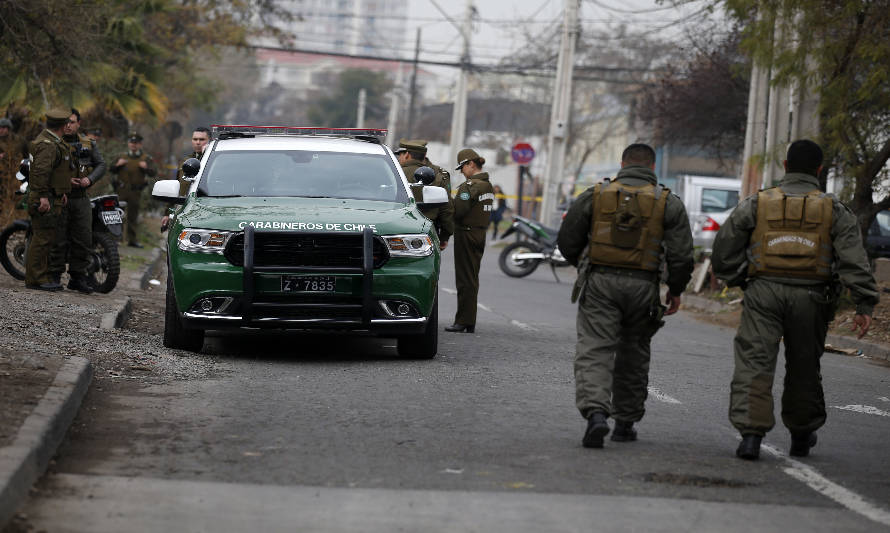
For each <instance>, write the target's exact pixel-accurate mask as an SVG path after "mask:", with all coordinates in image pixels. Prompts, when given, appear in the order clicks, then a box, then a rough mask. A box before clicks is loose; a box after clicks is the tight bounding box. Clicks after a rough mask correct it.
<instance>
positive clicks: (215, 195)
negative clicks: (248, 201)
mask: <svg viewBox="0 0 890 533" xmlns="http://www.w3.org/2000/svg"><path fill="white" fill-rule="evenodd" d="M207 196H208V197H209V198H242V197H243V196H244V195H243V194H208V195H207Z"/></svg>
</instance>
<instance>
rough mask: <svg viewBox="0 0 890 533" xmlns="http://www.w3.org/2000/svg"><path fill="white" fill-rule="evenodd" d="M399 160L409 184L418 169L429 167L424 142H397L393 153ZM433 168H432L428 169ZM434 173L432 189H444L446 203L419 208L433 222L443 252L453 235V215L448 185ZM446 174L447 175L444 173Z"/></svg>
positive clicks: (413, 179)
mask: <svg viewBox="0 0 890 533" xmlns="http://www.w3.org/2000/svg"><path fill="white" fill-rule="evenodd" d="M395 154H396V155H397V156H398V158H399V164H401V165H402V172H403V173H404V174H405V177H406V178H408V182H409V183H415V181H416V180H415V178H414V173H415V172H416V171H417V169H418V168H420V167H425V166H429V165H427V164H426V162H428V160H427V159H426V141H420V140H416V141H415V140H408V139H402V140H400V141H399V148H398V149H397V150H396V151H395ZM430 168H433V167H430ZM433 172H435V175H436V177H435V179H434V180H433V182H432V183H429V184H428V185H431V186H433V187H443V188H446V192H447V193H448V203H447V204H445V205H442V206H437V207H421V208H420V212H421V213H423V215H424V216H425V217H427V218H428V219H430V220H432V221H433V224H434V225H435V226H436V233H437V234H438V236H439V249H440V250H444V249H445V248H447V247H448V239H449V238H451V235H453V234H454V213H453V207H452V205H451V191H450V190H449V189H448V188H447V187H449V184H448V183H447V181H444V180H443V179H442V174H441V173H440V172H436V169H435V168H433ZM446 174H447V173H446Z"/></svg>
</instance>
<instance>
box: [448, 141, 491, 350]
mask: <svg viewBox="0 0 890 533" xmlns="http://www.w3.org/2000/svg"><path fill="white" fill-rule="evenodd" d="M484 164H485V158H483V157H480V156H479V154H477V153H476V151H475V150H473V149H471V148H464V149H463V150H461V151H460V152H458V154H457V170H460V172H461V174H463V175H464V177H465V178H466V181H464V182H463V183H461V184H460V186H458V188H457V195H456V196H455V197H454V277H455V284H456V285H457V314H455V315H454V324H452V325H450V326H448V327H447V328H445V331H454V332H459V333H473V332H474V331H475V330H476V296H477V295H478V294H479V265H480V263H482V253H483V252H485V231H486V229H487V228H488V220H489V218H490V217H491V211H492V204H493V203H494V190H493V189H492V187H491V183H489V181H488V173H487V172H482V166H483V165H484Z"/></svg>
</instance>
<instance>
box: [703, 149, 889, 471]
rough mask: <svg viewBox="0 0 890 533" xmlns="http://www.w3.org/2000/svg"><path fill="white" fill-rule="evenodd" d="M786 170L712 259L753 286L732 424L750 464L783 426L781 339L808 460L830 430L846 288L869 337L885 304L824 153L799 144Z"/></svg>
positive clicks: (727, 276) (732, 225)
mask: <svg viewBox="0 0 890 533" xmlns="http://www.w3.org/2000/svg"><path fill="white" fill-rule="evenodd" d="M784 164H785V170H786V172H787V173H786V174H785V176H784V177H783V178H782V181H781V182H780V184H779V186H778V187H773V188H770V189H765V190H762V191H760V192H759V193H757V194H754V195H751V196H749V197H748V198H746V199H745V200H743V201H742V202H741V203H740V204H739V205H738V207H736V209H735V211H733V213H732V214H731V215H730V216H729V218H728V219H727V221H726V223H724V224H723V226H722V227H721V228H720V231H719V232H718V233H717V237H716V239H715V240H714V248H713V252H712V255H711V260H712V265H713V269H714V273H715V274H716V275H717V277H719V278H721V279H724V280H726V282H727V284H728V285H730V286H734V285H738V286H741V287H743V288H744V289H745V300H744V307H743V310H742V321H741V324H740V325H739V329H738V333H737V334H736V337H735V342H734V352H735V371H734V372H733V376H732V388H731V394H730V404H729V420H730V422H732V425H733V426H734V427H735V428H736V429H737V430H738V431H739V433H741V435H742V442H741V444H739V447H738V449H737V450H736V455H738V456H739V457H741V458H743V459H757V458H758V457H759V455H760V441H761V439H762V438H763V436H764V435H765V434H766V433H767V432H768V431H769V430H770V429H772V428H773V426H774V425H775V418H774V416H773V395H772V389H773V377H774V373H775V368H776V357H777V354H778V351H779V341H780V340H782V339H783V338H784V342H785V387H784V390H783V392H782V422H783V423H784V424H785V426H786V427H787V428H788V429H789V431H790V432H791V450H790V454H791V455H794V456H806V455H808V454H809V451H810V448H811V447H813V446H814V445H815V444H816V433H815V432H816V430H817V429H819V428H820V427H822V425H823V424H824V423H825V417H826V413H825V398H824V396H823V394H822V377H821V374H820V368H819V359H820V357H822V351H823V349H824V347H825V335H826V333H827V331H828V324H829V322H831V320H832V319H833V317H834V310H835V304H836V301H837V296H838V292H839V289H840V288H841V285H840V284H843V286H846V287H847V288H849V289H850V295H851V296H852V298H853V301H854V302H855V303H856V316H855V318H854V329H858V330H859V336H860V337H862V336H863V335H865V333H866V332H867V331H868V328H869V326H870V325H871V314H872V308H873V307H874V305H875V304H876V303H877V301H878V290H877V286H876V285H875V280H874V277H873V276H872V273H871V270H870V268H869V264H868V257H867V255H866V252H865V248H864V247H863V245H862V237H861V235H860V232H859V224H858V222H857V219H856V215H854V214H853V213H852V212H850V210H849V209H847V208H846V206H844V204H842V203H841V202H840V201H839V200H838V199H837V198H835V197H834V196H832V195H830V194H825V193H824V192H822V191H821V190H820V188H819V180H818V178H816V176H817V175H819V172H820V170H821V168H822V149H821V148H820V147H819V145H817V144H816V143H814V142H813V141H809V140H799V141H795V142H793V143H792V144H791V146H790V147H789V148H788V154H787V160H786V161H785V163H784Z"/></svg>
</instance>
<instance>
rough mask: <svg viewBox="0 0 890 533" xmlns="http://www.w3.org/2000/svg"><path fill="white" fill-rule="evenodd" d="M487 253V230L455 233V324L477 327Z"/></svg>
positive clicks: (459, 230) (460, 230) (462, 230)
mask: <svg viewBox="0 0 890 533" xmlns="http://www.w3.org/2000/svg"><path fill="white" fill-rule="evenodd" d="M484 252H485V228H483V229H469V230H465V229H457V230H455V232H454V283H455V285H456V286H457V313H455V315H454V323H455V324H463V325H465V326H475V325H476V298H477V296H478V295H479V266H480V265H481V264H482V254H483V253H484Z"/></svg>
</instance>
